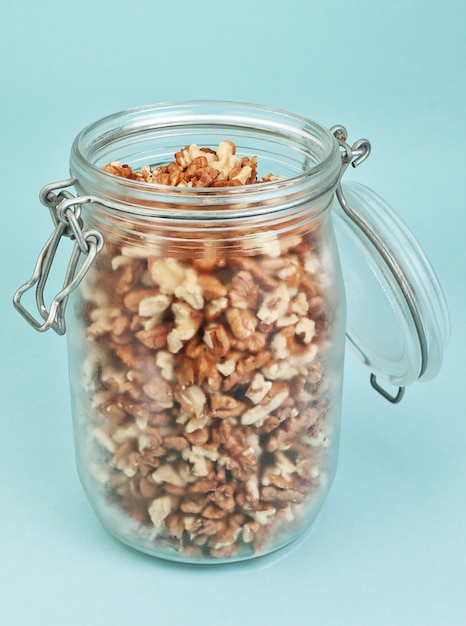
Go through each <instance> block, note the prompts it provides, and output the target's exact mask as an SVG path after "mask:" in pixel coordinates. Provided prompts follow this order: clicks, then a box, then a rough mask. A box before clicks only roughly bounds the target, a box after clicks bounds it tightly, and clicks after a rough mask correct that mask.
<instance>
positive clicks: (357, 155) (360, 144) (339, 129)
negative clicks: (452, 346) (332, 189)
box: [330, 125, 405, 404]
mask: <svg viewBox="0 0 466 626" xmlns="http://www.w3.org/2000/svg"><path fill="white" fill-rule="evenodd" d="M330 132H331V133H332V134H333V135H334V137H335V139H336V140H337V141H338V144H339V145H340V147H341V162H342V163H341V171H340V180H339V183H338V186H337V189H336V196H337V198H338V202H339V203H340V205H341V208H342V209H343V211H344V212H345V213H346V215H347V216H348V217H349V218H350V219H351V220H352V221H353V222H354V223H355V224H356V225H357V226H358V227H359V228H360V229H361V230H362V231H363V233H364V234H365V235H366V237H368V238H369V240H370V241H371V242H372V244H373V245H374V246H375V247H376V249H377V250H378V252H379V254H380V255H381V256H382V257H383V258H384V260H385V261H386V263H387V265H388V266H389V267H390V268H393V270H392V271H393V274H394V276H395V278H397V272H396V268H394V264H393V261H392V259H391V258H390V257H389V256H388V255H387V253H386V251H385V249H384V248H383V246H381V245H380V244H379V242H378V240H377V239H376V238H375V237H374V233H373V232H372V231H371V230H370V229H369V228H368V227H367V225H366V224H365V223H364V222H363V221H362V220H361V219H360V217H359V216H358V214H357V213H356V212H355V211H354V210H353V209H352V208H351V206H350V205H349V204H348V202H347V200H346V198H345V196H344V194H343V190H342V187H341V179H342V176H343V174H344V173H345V171H346V168H347V167H348V165H349V164H350V163H351V165H352V166H353V167H358V165H361V163H363V162H364V161H365V160H366V159H367V157H368V156H369V155H370V153H371V144H370V142H369V140H368V139H358V141H356V142H355V143H354V144H353V145H352V146H350V145H349V144H348V143H347V141H346V140H347V137H348V132H347V130H346V128H345V127H344V126H340V125H337V126H332V128H331V129H330ZM401 287H403V286H402V285H401ZM370 384H371V386H372V387H373V389H375V390H376V391H377V392H378V393H379V394H380V395H381V396H382V397H384V398H385V399H386V400H388V401H389V402H391V403H392V404H397V403H398V402H400V400H401V399H402V398H403V395H404V391H405V388H404V387H398V392H397V393H396V395H392V394H391V393H390V392H388V391H386V390H385V389H384V388H383V387H381V386H380V385H379V383H378V382H377V377H376V376H375V374H373V373H371V375H370Z"/></svg>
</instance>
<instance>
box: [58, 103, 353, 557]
mask: <svg viewBox="0 0 466 626" xmlns="http://www.w3.org/2000/svg"><path fill="white" fill-rule="evenodd" d="M224 140H228V141H232V142H234V144H235V145H236V156H238V157H243V156H249V157H250V156H257V163H258V172H259V179H260V178H261V177H262V176H267V175H268V174H269V173H270V172H271V173H272V174H274V175H276V176H277V177H278V178H275V177H272V180H269V182H258V183H255V184H251V185H242V186H233V187H216V188H187V187H169V186H164V185H153V184H148V183H146V182H144V181H137V180H129V179H126V178H121V177H118V176H115V175H112V174H109V173H108V172H105V171H103V169H102V168H103V167H104V166H105V165H106V164H107V163H109V162H113V161H119V162H121V163H125V164H128V165H130V166H131V167H132V168H133V170H134V171H137V170H140V169H141V168H142V167H143V166H145V165H148V164H149V165H150V166H151V167H152V168H155V167H157V166H159V165H163V164H166V163H168V162H170V161H172V160H173V155H174V153H176V152H177V151H179V150H180V148H183V147H184V146H188V145H191V144H196V145H197V146H199V147H205V148H209V149H211V150H213V151H215V150H216V149H217V146H218V145H219V143H220V142H222V141H224ZM340 172H341V156H340V149H339V146H338V142H337V141H336V140H335V138H334V136H333V135H332V134H331V132H330V131H328V130H327V129H325V128H324V127H322V126H320V125H318V124H316V123H314V122H312V121H310V120H308V119H305V118H302V117H299V116H296V115H293V114H290V113H286V112H282V111H276V110H272V109H268V108H265V107H259V106H252V105H242V104H232V103H212V102H210V103H209V102H205V103H203V102H198V103H184V104H179V105H157V106H151V107H143V108H139V109H134V110H130V111H126V112H123V113H119V114H116V115H112V116H109V117H107V118H104V119H103V120H100V121H98V122H97V123H95V124H93V125H91V126H89V127H88V128H86V129H85V130H84V131H83V132H81V133H80V134H79V136H78V137H77V138H76V140H75V142H74V145H73V148H72V153H71V174H72V176H73V177H74V178H75V179H76V181H77V182H75V187H76V188H77V190H78V192H79V194H80V195H88V196H90V197H93V198H94V197H97V198H99V199H101V201H100V202H99V201H91V202H88V203H86V204H83V206H82V215H81V217H82V219H83V222H84V226H85V227H86V228H89V229H96V230H98V231H100V233H101V234H102V235H103V238H104V241H105V243H104V247H103V249H102V251H101V252H100V253H99V254H98V256H97V257H96V259H95V261H94V263H93V264H92V266H91V268H90V270H89V272H88V273H87V275H86V277H85V279H84V280H83V281H82V283H81V284H80V286H79V288H78V289H77V290H76V291H75V292H74V293H73V294H72V296H71V297H70V302H69V304H68V313H69V316H68V320H67V321H68V330H67V338H68V344H69V365H70V380H71V394H72V407H73V416H74V429H75V443H76V455H77V465H78V471H79V475H80V478H81V481H82V484H83V486H84V489H85V491H86V494H87V496H88V498H89V500H90V502H91V503H92V506H93V508H94V510H95V511H96V513H97V515H98V517H99V519H100V520H101V522H102V523H103V525H104V526H105V528H107V529H108V530H109V531H110V532H111V533H112V534H113V535H114V536H116V537H117V538H118V539H120V540H121V541H123V542H124V543H125V544H128V545H129V546H132V547H133V548H136V549H137V550H140V551H142V552H145V553H147V554H150V555H153V556H157V557H162V558H166V559H170V560H177V561H182V562H191V563H208V562H217V563H221V562H224V561H231V560H241V559H248V558H251V557H254V556H258V555H262V554H266V553H268V552H271V551H273V550H275V549H278V548H280V547H282V546H284V545H286V544H288V543H289V542H291V541H292V540H294V539H295V538H296V537H298V536H299V535H301V534H302V533H303V531H305V530H306V529H308V528H309V527H310V524H311V523H312V521H313V520H314V518H315V516H316V515H317V513H318V511H319V509H320V507H321V505H322V502H323V500H324V498H325V496H326V494H327V492H328V490H329V487H330V484H331V482H332V479H333V476H334V473H335V468H336V462H337V455H338V434H339V419H340V400H341V387H342V373H343V352H344V343H345V306H344V292H343V285H342V278H341V274H340V268H339V261H338V254H337V250H336V245H335V239H334V234H333V228H332V223H331V216H330V209H331V204H332V202H333V200H334V197H335V196H334V192H335V189H336V186H337V184H338V181H339V176H340Z"/></svg>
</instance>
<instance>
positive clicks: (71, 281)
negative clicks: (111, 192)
mask: <svg viewBox="0 0 466 626" xmlns="http://www.w3.org/2000/svg"><path fill="white" fill-rule="evenodd" d="M75 182H76V181H75V179H74V178H71V179H68V180H65V181H60V182H58V183H52V184H51V185H47V186H45V187H44V188H43V189H42V190H41V192H40V200H41V202H42V204H44V205H45V206H47V207H48V208H49V209H50V213H51V216H52V220H53V223H54V225H55V230H54V231H53V233H52V234H51V235H50V237H49V239H48V240H47V242H46V244H45V246H44V247H43V248H42V250H41V251H40V253H39V256H38V258H37V262H36V265H35V267H34V272H33V274H32V276H31V278H30V279H29V280H28V281H27V282H26V283H24V285H22V286H21V287H20V288H19V289H18V290H17V291H16V293H15V295H14V297H13V304H14V306H15V307H16V309H17V310H18V311H19V313H21V315H22V316H23V317H24V318H25V319H26V320H27V321H28V322H29V324H31V326H33V328H35V329H36V330H37V331H39V332H44V331H46V330H48V329H49V328H53V330H55V332H56V333H57V334H59V335H63V334H64V333H65V331H66V325H65V310H66V304H67V301H68V296H69V295H70V294H71V292H72V291H74V289H76V287H77V286H78V285H79V283H80V282H81V281H82V279H83V278H84V276H85V275H86V273H87V271H88V270H89V268H90V266H91V264H92V262H93V261H94V259H95V257H96V256H97V254H99V252H100V251H101V250H102V247H103V244H104V239H103V236H102V234H101V233H100V232H99V231H97V230H86V231H83V230H82V220H81V217H80V216H81V205H82V204H85V203H87V202H94V201H95V200H96V199H95V198H93V197H91V196H80V197H75V196H73V195H72V194H71V193H69V192H68V191H65V190H64V188H65V187H69V186H70V185H73V184H74V183H75ZM57 189H60V190H61V191H60V193H58V195H56V194H55V193H54V192H55V190H57ZM64 236H65V237H69V238H70V239H72V240H74V241H75V244H74V247H73V250H72V252H71V258H70V261H69V263H68V267H67V270H66V274H65V278H64V281H63V287H62V289H61V290H60V291H59V292H58V293H57V295H56V296H55V297H54V298H53V300H52V302H51V304H50V308H49V309H47V307H46V305H45V302H44V289H45V286H46V283H47V279H48V277H49V274H50V270H51V267H52V263H53V260H54V258H55V254H56V252H57V249H58V245H59V243H60V241H61V240H62V237H64ZM81 255H84V257H85V258H84V261H83V262H82V264H81V265H80V267H79V268H78V264H79V260H80V258H81ZM34 286H35V287H36V305H37V309H38V311H39V313H40V315H41V317H42V319H43V320H44V323H41V322H40V320H39V321H38V320H37V319H36V318H35V317H34V316H33V315H32V314H31V313H30V312H29V311H28V310H27V309H26V308H25V307H24V306H23V305H22V304H21V298H22V297H23V295H24V294H25V293H26V291H29V290H30V289H32V288H33V287H34Z"/></svg>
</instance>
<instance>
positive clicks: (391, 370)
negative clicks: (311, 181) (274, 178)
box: [334, 182, 449, 402]
mask: <svg viewBox="0 0 466 626" xmlns="http://www.w3.org/2000/svg"><path fill="white" fill-rule="evenodd" d="M337 195H338V199H339V200H340V202H339V203H338V202H336V203H335V209H334V222H335V227H336V232H337V241H338V248H339V252H340V257H341V263H342V268H343V277H344V283H345V290H346V300H347V326H346V335H347V339H348V342H349V344H350V346H351V348H352V350H353V352H355V353H356V355H357V356H358V358H359V359H360V360H361V361H362V362H363V363H364V364H365V365H367V367H369V368H370V370H371V372H372V376H371V383H372V385H373V386H374V387H375V388H376V389H377V390H378V391H379V392H380V393H382V395H384V396H385V397H386V398H387V399H389V400H390V401H392V402H397V401H398V400H400V399H401V396H402V393H403V390H404V387H405V386H406V385H409V384H411V383H413V382H415V381H417V380H423V381H425V380H429V379H431V378H433V377H434V376H435V375H436V374H437V373H438V371H439V370H440V367H441V364H442V359H443V352H444V349H445V346H446V343H447V341H448V337H449V316H448V310H447V305H446V302H445V297H444V295H443V292H442V289H441V287H440V284H439V282H438V279H437V277H436V275H435V273H434V270H433V269H432V266H431V265H430V263H429V261H428V259H427V257H426V256H425V254H424V252H423V250H422V248H421V247H420V245H419V243H418V242H417V241H416V239H415V237H414V235H413V234H412V233H411V231H410V230H409V229H408V227H407V226H406V224H404V223H403V221H402V220H401V219H400V218H399V217H398V215H397V214H396V213H395V212H394V211H393V210H392V209H391V208H390V207H389V206H388V205H387V204H386V203H385V202H384V201H383V200H382V198H380V197H379V196H378V195H377V194H375V193H374V192H373V191H372V190H371V189H369V188H367V187H365V186H364V185H361V184H359V183H353V182H351V183H346V184H343V185H342V186H341V189H340V188H339V190H338V192H337ZM376 377H380V378H382V379H383V380H385V381H387V382H388V383H390V384H393V385H396V386H398V387H399V388H400V389H399V392H398V395H397V396H395V397H392V396H391V395H390V394H389V393H388V392H385V390H384V389H382V388H381V387H380V386H379V385H378V383H377V381H376Z"/></svg>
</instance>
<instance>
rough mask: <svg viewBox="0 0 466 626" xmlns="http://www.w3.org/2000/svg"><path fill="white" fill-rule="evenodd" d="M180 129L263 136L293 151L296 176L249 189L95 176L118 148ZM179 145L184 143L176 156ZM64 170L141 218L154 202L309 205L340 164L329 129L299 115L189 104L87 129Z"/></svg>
mask: <svg viewBox="0 0 466 626" xmlns="http://www.w3.org/2000/svg"><path fill="white" fill-rule="evenodd" d="M183 129H184V130H185V132H186V131H187V130H188V129H196V132H200V131H201V129H207V130H208V131H209V132H213V130H214V129H218V130H220V129H225V131H226V130H228V129H229V130H231V132H232V133H242V134H243V136H246V135H247V133H248V132H249V131H254V132H255V133H256V134H257V136H258V137H259V136H260V137H261V140H264V141H267V140H268V138H269V137H270V141H271V142H272V139H273V143H274V146H275V147H276V146H278V145H280V144H282V146H285V145H286V146H287V149H290V150H291V148H292V147H293V149H294V151H295V155H294V156H295V157H296V155H298V156H299V158H301V159H302V163H301V164H300V167H301V170H300V171H297V172H295V173H294V174H292V175H289V176H284V177H283V178H280V179H279V180H276V181H268V182H258V183H255V184H253V185H241V186H234V187H215V188H190V187H170V186H167V185H157V184H153V183H147V182H145V181H134V180H129V179H126V178H122V177H119V176H115V175H113V174H110V173H108V172H106V171H104V170H103V169H102V167H103V165H105V164H107V163H108V162H111V161H115V160H120V158H118V150H120V151H121V150H122V149H123V147H124V148H125V149H128V147H131V149H134V147H135V146H136V145H137V144H138V142H139V143H141V142H142V141H143V140H144V141H145V140H146V138H147V137H148V136H150V135H151V134H152V135H154V136H155V137H156V136H157V134H159V135H161V134H163V133H165V136H167V135H174V136H178V135H179V136H180V137H182V136H183ZM223 139H230V137H228V136H224V137H223ZM184 145H186V142H185V144H183V146H181V145H180V146H179V147H178V148H177V149H180V148H182V147H184ZM115 151H116V152H115ZM134 154H136V153H133V156H134ZM250 156H253V155H250ZM105 159H107V160H105ZM125 162H126V161H125ZM70 171H71V174H72V176H73V177H75V178H76V180H77V182H78V184H79V186H81V187H82V188H83V189H84V190H85V192H86V193H88V194H93V195H96V196H103V197H104V198H106V199H109V200H110V201H113V202H114V203H116V204H115V206H113V207H112V208H116V209H118V208H120V205H121V208H124V210H126V211H127V210H128V207H129V206H131V205H136V206H138V207H139V209H140V208H141V205H142V206H143V207H144V209H145V212H146V211H147V210H149V212H150V208H151V207H153V206H156V205H157V204H160V203H162V204H164V203H174V204H175V205H176V204H179V203H182V204H183V206H185V207H186V206H190V205H191V206H192V207H196V205H198V204H199V200H200V199H202V205H203V208H204V209H207V210H208V207H209V206H214V205H215V207H216V209H217V211H218V207H219V205H220V206H221V207H224V208H227V209H228V208H230V205H231V204H232V203H233V204H234V205H238V203H241V204H242V206H243V207H244V206H246V205H254V204H257V202H261V201H262V202H263V201H267V204H268V205H269V206H268V210H269V211H270V210H273V205H274V204H276V206H277V207H279V206H280V205H281V204H283V201H284V200H285V199H286V197H288V196H291V195H292V196H293V198H294V199H295V203H296V200H297V199H299V198H300V197H302V198H303V199H304V198H305V200H306V201H309V200H312V199H313V198H316V197H319V196H321V195H323V194H325V193H326V192H328V191H329V190H330V189H332V190H333V189H334V188H335V187H336V184H337V183H338V180H339V176H340V171H341V157H340V149H339V146H338V142H337V141H336V139H335V137H334V136H333V134H332V133H331V132H330V130H329V129H327V128H326V127H325V126H323V125H321V124H319V123H318V122H315V121H314V120H311V119H310V118H307V117H305V116H303V115H300V114H297V113H292V112H290V111H287V110H285V109H280V108H274V107H269V106H264V105H258V104H249V103H242V102H234V101H227V100H224V101H223V100H192V101H184V102H167V103H156V104H149V105H144V106H140V107H134V108H129V109H126V110H122V111H119V112H117V113H113V114H110V115H107V116H105V117H103V118H101V119H99V120H97V121H95V122H93V123H91V124H89V125H88V126H86V127H85V128H84V129H83V130H82V131H81V132H80V133H79V134H78V135H77V137H76V138H75V140H74V142H73V145H72V149H71V155H70ZM273 173H274V174H275V173H277V174H280V172H273ZM273 199H275V202H274V201H273ZM298 201H299V200H298ZM285 204H286V202H285ZM196 208H198V207H196ZM222 213H223V211H222Z"/></svg>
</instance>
